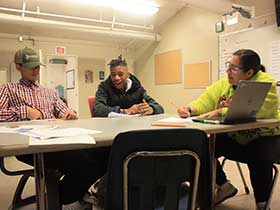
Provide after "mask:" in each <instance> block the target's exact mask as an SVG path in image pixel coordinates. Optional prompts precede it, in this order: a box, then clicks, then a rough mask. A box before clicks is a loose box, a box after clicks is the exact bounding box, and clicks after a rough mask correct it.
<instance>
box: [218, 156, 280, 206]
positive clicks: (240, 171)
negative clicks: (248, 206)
mask: <svg viewBox="0 0 280 210" xmlns="http://www.w3.org/2000/svg"><path fill="white" fill-rule="evenodd" d="M225 162H226V158H224V159H223V160H222V167H224V165H225ZM236 165H237V168H238V170H239V174H240V176H241V179H242V182H243V185H244V188H245V192H246V194H249V193H250V191H249V188H248V186H247V183H246V180H245V178H244V174H243V172H242V169H241V166H240V163H239V162H236ZM273 169H274V175H273V178H272V184H271V189H270V192H269V198H268V200H267V202H266V205H265V208H264V210H269V207H270V203H271V200H272V195H273V192H274V189H275V186H276V182H277V179H278V176H279V170H278V168H277V167H276V166H275V165H273Z"/></svg>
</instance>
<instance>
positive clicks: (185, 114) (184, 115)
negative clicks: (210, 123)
mask: <svg viewBox="0 0 280 210" xmlns="http://www.w3.org/2000/svg"><path fill="white" fill-rule="evenodd" d="M177 113H178V115H179V116H180V117H182V118H188V117H191V113H190V112H189V110H188V108H187V107H184V106H182V107H179V108H178V109H177Z"/></svg>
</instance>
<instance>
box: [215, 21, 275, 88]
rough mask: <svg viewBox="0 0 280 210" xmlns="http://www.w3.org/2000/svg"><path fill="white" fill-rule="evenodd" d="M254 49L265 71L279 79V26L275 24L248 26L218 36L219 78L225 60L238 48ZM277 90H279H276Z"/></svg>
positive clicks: (223, 72)
mask: <svg viewBox="0 0 280 210" xmlns="http://www.w3.org/2000/svg"><path fill="white" fill-rule="evenodd" d="M244 48H249V49H252V50H254V51H256V52H257V53H258V54H259V55H260V57H261V60H262V64H263V65H264V66H265V67H266V71H267V72H269V73H270V74H272V75H273V77H274V78H275V79H276V80H277V81H280V28H279V27H277V26H276V25H270V26H265V27H261V28H256V29H253V28H249V29H246V30H243V31H240V32H235V33H231V34H225V35H220V36H219V78H223V77H224V76H226V72H225V62H227V61H228V60H229V59H230V57H231V55H232V53H233V52H235V51H236V50H238V49H244ZM278 91H279V90H278Z"/></svg>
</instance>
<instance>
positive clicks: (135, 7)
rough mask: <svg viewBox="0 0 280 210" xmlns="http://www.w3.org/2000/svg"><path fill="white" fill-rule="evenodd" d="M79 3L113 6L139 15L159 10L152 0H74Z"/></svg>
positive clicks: (154, 12)
mask: <svg viewBox="0 0 280 210" xmlns="http://www.w3.org/2000/svg"><path fill="white" fill-rule="evenodd" d="M72 1H76V2H79V3H86V4H94V5H97V6H104V7H112V8H113V9H115V10H119V11H123V12H126V13H132V14H137V15H153V14H156V13H157V12H158V10H159V7H158V5H156V4H155V3H154V2H153V1H150V0H79V1H77V0H72Z"/></svg>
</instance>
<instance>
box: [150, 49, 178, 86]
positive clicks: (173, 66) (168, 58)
mask: <svg viewBox="0 0 280 210" xmlns="http://www.w3.org/2000/svg"><path fill="white" fill-rule="evenodd" d="M181 66H182V64H181V51H180V50H174V51H169V52H166V53H162V54H157V55H155V83H156V85H160V84H172V83H181V81H182V76H181Z"/></svg>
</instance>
